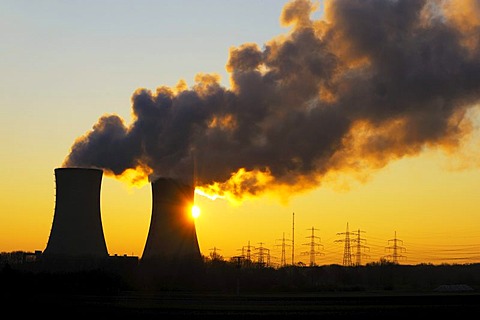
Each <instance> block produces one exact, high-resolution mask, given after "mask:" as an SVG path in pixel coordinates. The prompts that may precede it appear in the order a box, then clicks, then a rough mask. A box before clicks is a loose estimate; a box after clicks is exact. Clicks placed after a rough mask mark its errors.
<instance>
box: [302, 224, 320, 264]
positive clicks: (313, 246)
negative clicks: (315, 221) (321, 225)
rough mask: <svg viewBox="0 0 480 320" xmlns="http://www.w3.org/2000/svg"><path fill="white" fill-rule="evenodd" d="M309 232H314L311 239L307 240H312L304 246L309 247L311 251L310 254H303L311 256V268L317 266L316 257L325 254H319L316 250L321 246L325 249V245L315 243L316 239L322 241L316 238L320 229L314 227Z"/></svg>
mask: <svg viewBox="0 0 480 320" xmlns="http://www.w3.org/2000/svg"><path fill="white" fill-rule="evenodd" d="M308 230H311V231H312V234H311V235H310V236H309V237H307V238H310V242H308V243H304V245H309V246H310V250H309V251H308V252H303V254H308V255H310V267H313V266H316V265H317V264H316V263H315V257H316V256H317V255H323V253H321V252H318V251H317V250H316V248H318V247H320V246H321V247H323V245H321V244H320V243H318V242H316V241H315V239H318V240H319V241H320V237H317V236H315V230H318V229H315V228H314V227H312V228H311V229H308Z"/></svg>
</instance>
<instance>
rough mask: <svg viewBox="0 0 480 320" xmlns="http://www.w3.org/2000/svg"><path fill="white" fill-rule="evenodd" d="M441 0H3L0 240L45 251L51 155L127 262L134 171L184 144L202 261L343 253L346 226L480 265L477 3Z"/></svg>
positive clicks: (134, 207) (434, 256)
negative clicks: (88, 190)
mask: <svg viewBox="0 0 480 320" xmlns="http://www.w3.org/2000/svg"><path fill="white" fill-rule="evenodd" d="M438 3H439V2H438V1H419V0H407V1H402V0H398V1H393V0H392V1H389V0H363V1H355V0H338V1H336V0H330V1H324V2H322V1H312V2H310V1H291V2H288V1H277V0H267V1H257V0H247V1H245V0H243V1H242V0H229V1H223V0H205V1H187V0H185V1H153V0H150V1H147V0H138V1H124V0H104V1H93V0H82V1H51V0H47V1H24V0H0V6H1V8H2V9H1V10H0V47H1V50H0V68H1V69H0V70H1V71H2V72H1V73H0V85H1V91H0V108H1V130H2V134H1V135H0V141H1V145H2V148H1V157H0V175H1V177H2V179H1V182H0V187H1V194H2V196H1V198H0V251H2V252H10V251H16V250H22V251H34V250H44V249H45V247H46V244H47V241H48V237H49V233H50V229H51V226H52V221H53V213H54V208H55V179H54V169H55V168H57V167H61V166H63V165H66V166H79V167H84V166H87V167H88V166H92V167H100V168H102V169H104V170H105V174H104V176H103V182H102V192H101V212H102V222H103V228H104V234H105V240H106V243H107V249H108V252H109V254H110V255H113V254H119V255H124V254H126V255H135V256H139V257H140V256H141V255H142V252H143V248H144V245H145V241H146V237H147V233H148V228H149V223H150V215H151V187H150V184H149V182H148V179H149V177H150V179H151V178H152V177H156V176H172V177H175V178H179V179H184V178H185V177H184V174H185V172H187V171H188V170H186V169H185V168H189V167H191V166H192V163H191V162H189V161H190V159H192V158H194V159H195V175H196V176H195V178H194V179H195V181H196V182H197V183H198V185H199V190H200V188H201V189H202V190H203V191H204V192H213V191H212V190H215V191H216V192H217V193H218V195H220V197H218V198H217V199H215V200H212V199H210V198H209V197H206V196H204V195H202V194H201V193H200V192H199V193H196V195H195V202H196V204H197V205H198V206H199V207H200V208H201V215H200V216H199V217H198V218H197V219H196V230H197V236H198V241H199V245H200V249H201V252H202V254H203V255H206V256H208V255H210V254H211V253H212V252H213V251H214V250H215V251H216V253H217V254H219V255H222V256H223V257H224V258H226V259H228V258H230V257H233V256H238V255H241V254H242V250H244V251H243V253H246V250H247V247H248V246H249V245H250V246H251V257H252V259H253V260H256V259H257V258H258V256H257V253H258V252H259V248H266V249H268V251H269V253H270V261H271V263H272V265H279V264H280V263H281V262H282V256H283V254H284V256H283V257H284V259H285V260H286V263H288V264H290V263H291V262H292V242H293V243H294V247H293V248H294V250H293V253H294V260H295V262H296V263H297V262H303V263H305V264H309V263H310V261H311V260H310V259H311V258H312V257H311V255H310V252H311V247H310V244H311V243H312V242H313V243H314V244H315V248H314V249H315V250H314V252H315V253H316V254H315V257H314V258H315V264H318V265H322V264H342V261H343V256H344V248H345V236H346V232H347V225H348V228H349V232H350V237H351V238H355V239H356V233H358V232H359V233H360V239H361V241H360V242H351V246H350V251H351V253H352V254H355V253H356V252H357V244H360V249H361V253H362V256H361V263H362V264H365V263H367V262H377V261H379V260H380V259H382V258H387V259H389V260H391V259H392V255H393V254H394V250H393V247H394V243H395V241H394V239H398V241H397V242H396V243H397V246H398V247H397V253H398V255H399V261H398V262H399V263H401V264H419V263H433V264H441V263H474V262H475V263H478V262H480V108H479V102H480V31H479V30H480V18H479V17H480V5H478V1H475V0H458V1H445V3H444V5H443V6H439V5H436V4H438ZM157 88H161V89H158V90H157ZM167 104H171V105H172V107H171V109H169V110H173V111H171V112H170V111H168V112H165V113H160V112H158V113H155V112H152V109H151V108H155V107H157V106H161V107H162V108H163V107H164V106H166V105H167ZM152 106H153V107H152ZM149 108H150V109H149ZM159 120H161V121H159ZM94 126H95V127H94ZM158 127H161V130H159V131H155V130H157V128H158ZM105 141H106V142H105ZM139 141H141V143H139ZM102 143H105V145H104V144H102ZM74 145H75V146H76V148H75V151H74V152H73V151H72V149H71V148H72V147H73V146H74ZM106 145H108V150H109V152H107V153H105V150H107V147H106ZM139 145H142V146H145V147H144V149H142V150H140V148H138V146H139ZM152 146H153V147H152ZM191 153H194V156H193V157H192V155H191ZM109 158H111V159H109ZM110 160H112V161H110ZM186 179H189V178H188V177H187V178H186ZM134 182H135V183H134ZM312 230H313V235H312ZM354 233H355V234H354ZM292 240H293V241H292ZM282 248H283V249H284V251H283V252H284V253H283V254H282ZM355 259H356V257H355V256H353V257H352V261H356V260H355Z"/></svg>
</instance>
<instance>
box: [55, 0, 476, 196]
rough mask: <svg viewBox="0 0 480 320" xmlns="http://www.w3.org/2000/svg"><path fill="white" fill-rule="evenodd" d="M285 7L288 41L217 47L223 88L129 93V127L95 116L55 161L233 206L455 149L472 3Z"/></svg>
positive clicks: (211, 82) (470, 100)
mask: <svg viewBox="0 0 480 320" xmlns="http://www.w3.org/2000/svg"><path fill="white" fill-rule="evenodd" d="M315 10H317V6H316V4H315V3H312V2H310V1H307V0H297V1H292V2H289V3H287V4H286V5H285V7H284V10H283V13H282V16H281V21H282V23H283V24H285V25H287V26H291V30H290V32H289V33H288V34H286V35H282V36H280V37H278V38H274V39H272V40H271V41H269V42H267V43H265V44H264V46H263V47H262V48H260V47H259V46H258V45H257V44H253V43H246V44H244V45H242V46H240V47H236V48H232V49H231V50H230V57H229V60H228V62H227V66H226V67H227V71H228V72H229V73H230V76H231V79H230V80H231V87H230V88H225V87H223V86H222V85H220V82H219V78H218V77H217V76H215V75H212V74H199V75H197V77H196V79H195V84H194V85H193V86H192V87H187V86H186V84H185V83H179V85H178V86H177V87H175V88H170V87H165V86H163V87H159V88H157V89H156V91H155V92H153V91H150V90H147V89H138V90H136V91H135V92H134V94H133V96H132V113H133V116H134V119H133V121H132V123H131V124H126V123H125V122H124V120H123V119H121V118H120V117H118V116H117V115H104V116H102V117H101V118H100V119H99V120H98V122H97V123H96V124H95V125H94V127H93V129H92V130H91V131H89V132H87V133H86V134H85V135H84V136H82V137H80V138H79V139H77V141H75V143H74V145H73V146H72V148H71V152H70V154H69V155H68V156H67V158H66V159H65V162H64V166H69V167H77V166H81V167H85V166H87V167H97V168H103V169H104V170H106V172H107V173H110V174H113V175H115V176H118V177H121V176H124V175H125V174H127V173H129V172H130V173H132V172H135V175H136V177H137V178H138V177H139V176H140V177H141V176H142V175H145V176H150V179H154V177H158V176H168V177H175V178H179V179H184V180H186V181H191V180H192V174H193V173H195V174H194V175H195V178H194V179H195V184H196V185H197V186H203V187H204V188H205V190H207V189H210V191H216V192H217V193H220V194H222V193H228V194H230V195H233V196H235V197H238V198H242V197H243V196H245V195H259V194H262V193H263V192H265V191H267V190H288V191H289V192H292V193H294V192H296V191H301V190H305V189H307V188H312V187H316V186H318V185H319V184H320V183H321V182H322V179H323V178H324V177H325V176H327V175H328V174H329V173H332V172H342V171H345V170H353V171H355V170H371V169H375V168H381V167H382V166H384V165H386V164H387V163H389V161H391V160H393V159H398V158H401V157H403V156H406V155H415V154H417V153H419V152H421V151H422V149H424V148H425V147H449V148H453V147H455V146H457V145H458V144H459V142H460V141H461V139H462V138H463V137H464V136H465V135H466V134H468V132H469V128H470V126H469V119H468V117H467V116H466V114H467V111H468V110H469V108H471V107H474V106H475V104H477V103H478V102H479V99H480V10H479V6H478V2H477V1H475V0H466V1H461V0H459V1H435V0H432V1H429V0H332V1H328V2H326V3H325V7H324V10H325V11H324V17H323V18H322V19H321V20H314V19H312V18H311V17H312V15H313V13H314V12H315Z"/></svg>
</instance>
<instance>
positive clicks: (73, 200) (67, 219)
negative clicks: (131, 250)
mask: <svg viewBox="0 0 480 320" xmlns="http://www.w3.org/2000/svg"><path fill="white" fill-rule="evenodd" d="M102 175H103V171H102V170H99V169H87V168H57V169H55V185H56V197H55V212H54V217H53V223H52V229H51V231H50V237H49V239H48V243H47V247H46V248H45V251H44V253H43V256H44V257H45V258H95V259H98V258H107V257H108V251H107V246H106V243H105V238H104V234H103V227H102V219H101V214H100V188H101V183H102Z"/></svg>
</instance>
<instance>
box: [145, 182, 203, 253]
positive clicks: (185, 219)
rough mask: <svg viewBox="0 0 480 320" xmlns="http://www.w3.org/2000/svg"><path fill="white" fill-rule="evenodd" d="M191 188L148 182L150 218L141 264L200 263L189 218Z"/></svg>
mask: <svg viewBox="0 0 480 320" xmlns="http://www.w3.org/2000/svg"><path fill="white" fill-rule="evenodd" d="M193 197H194V188H193V187H191V186H188V185H185V184H183V183H181V182H179V181H178V180H175V179H170V178H160V179H158V180H156V181H154V182H152V216H151V220H150V229H149V232H148V237H147V241H146V244H145V248H144V251H143V255H142V261H162V262H165V261H168V262H171V261H180V260H183V261H185V260H189V261H200V260H201V254H200V248H199V245H198V240H197V233H196V231H195V223H194V220H193V218H192V216H191V206H192V205H193Z"/></svg>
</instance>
